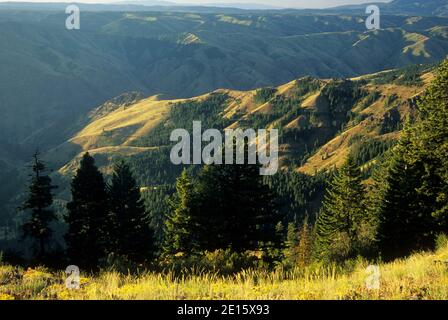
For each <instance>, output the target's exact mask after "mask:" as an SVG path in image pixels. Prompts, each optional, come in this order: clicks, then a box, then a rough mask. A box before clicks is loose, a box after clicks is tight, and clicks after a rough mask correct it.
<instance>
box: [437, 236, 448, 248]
mask: <svg viewBox="0 0 448 320" xmlns="http://www.w3.org/2000/svg"><path fill="white" fill-rule="evenodd" d="M446 247H448V235H446V234H444V233H441V234H439V235H437V237H436V249H437V250H440V249H444V248H446Z"/></svg>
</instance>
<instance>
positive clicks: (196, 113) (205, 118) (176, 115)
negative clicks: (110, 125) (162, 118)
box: [134, 93, 230, 147]
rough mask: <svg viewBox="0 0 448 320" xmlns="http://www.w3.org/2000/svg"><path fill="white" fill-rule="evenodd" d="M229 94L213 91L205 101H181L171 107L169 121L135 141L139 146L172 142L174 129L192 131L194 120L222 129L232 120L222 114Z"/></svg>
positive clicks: (206, 125)
mask: <svg viewBox="0 0 448 320" xmlns="http://www.w3.org/2000/svg"><path fill="white" fill-rule="evenodd" d="M228 98H229V97H228V96H227V95H226V94H221V93H212V94H210V95H209V96H208V97H207V98H206V99H204V100H203V101H187V102H179V103H176V104H174V105H173V106H172V107H171V110H170V114H169V121H168V122H166V123H165V122H162V123H161V124H159V125H158V126H156V127H155V128H154V129H153V130H151V132H150V134H149V135H148V136H145V137H142V138H139V139H137V140H136V142H134V144H136V145H137V146H144V147H158V146H166V145H167V144H170V142H169V141H170V135H171V132H172V131H173V130H174V129H179V128H182V129H186V130H187V131H188V132H192V126H193V121H201V124H202V127H203V128H207V129H209V128H214V129H218V130H222V129H224V128H226V126H227V125H229V124H230V120H228V119H226V118H224V117H223V116H222V112H223V111H224V109H225V108H226V106H227V102H228Z"/></svg>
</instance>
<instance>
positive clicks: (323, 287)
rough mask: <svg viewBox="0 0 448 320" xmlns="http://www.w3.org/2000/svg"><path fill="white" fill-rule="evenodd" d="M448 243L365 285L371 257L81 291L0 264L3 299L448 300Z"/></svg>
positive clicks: (61, 278) (58, 278)
mask: <svg viewBox="0 0 448 320" xmlns="http://www.w3.org/2000/svg"><path fill="white" fill-rule="evenodd" d="M447 258H448V247H446V248H444V249H442V250H439V251H438V252H436V253H419V254H415V255H413V256H411V257H410V258H408V259H403V260H397V261H395V262H392V263H388V264H382V265H380V273H381V275H380V287H379V289H378V290H370V289H368V288H367V286H366V279H367V277H368V275H369V274H368V273H367V272H366V267H367V266H368V263H367V262H362V261H360V262H358V263H357V265H356V267H355V269H354V271H353V272H351V273H340V272H338V271H337V269H336V268H335V267H316V266H315V267H313V268H306V269H300V270H299V269H297V270H295V271H293V272H283V271H280V270H279V271H275V272H265V271H253V270H248V271H243V272H240V273H238V274H237V275H235V276H234V277H221V276H217V275H214V274H203V275H201V276H194V275H191V276H184V277H181V278H177V279H176V278H175V277H174V276H173V274H165V275H162V274H157V273H151V272H147V273H145V274H143V275H140V276H131V275H122V274H119V273H116V272H103V273H101V274H100V275H99V276H96V277H83V278H81V288H80V289H79V290H69V289H66V287H65V284H64V283H65V275H64V274H63V273H62V272H60V273H57V274H55V273H53V274H50V273H49V272H48V271H47V270H45V269H42V268H38V269H29V270H27V271H24V270H22V269H18V268H13V267H11V266H0V299H63V300H66V299H89V300H91V299H93V300H98V299H101V300H102V299H125V300H127V299H131V300H135V299H137V300H158V299H164V300H178V299H193V300H210V299H224V300H227V299H236V300H244V299H254V300H257V299H267V300H274V299H278V300H289V299H292V300H302V299H323V300H341V299H344V300H347V299H362V300H371V299H394V300H397V299H398V300H408V299H428V300H429V299H443V300H445V299H448V266H447V264H446V263H440V262H438V261H441V260H446V259H447Z"/></svg>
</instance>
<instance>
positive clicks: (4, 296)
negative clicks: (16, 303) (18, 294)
mask: <svg viewBox="0 0 448 320" xmlns="http://www.w3.org/2000/svg"><path fill="white" fill-rule="evenodd" d="M0 300H14V297H13V296H11V295H9V294H6V293H0Z"/></svg>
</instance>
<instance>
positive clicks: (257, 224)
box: [193, 165, 281, 252]
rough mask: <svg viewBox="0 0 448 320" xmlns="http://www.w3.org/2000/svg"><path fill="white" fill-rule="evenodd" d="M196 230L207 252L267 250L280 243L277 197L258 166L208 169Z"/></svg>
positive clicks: (200, 183)
mask: <svg viewBox="0 0 448 320" xmlns="http://www.w3.org/2000/svg"><path fill="white" fill-rule="evenodd" d="M197 203H198V206H197V208H195V211H193V221H194V222H195V225H197V226H198V227H199V228H198V229H197V230H196V231H195V233H196V234H197V236H198V238H199V240H198V242H199V246H200V247H201V249H203V250H215V249H225V248H231V249H232V250H234V251H237V252H242V251H245V250H255V249H263V248H267V247H270V246H272V245H273V244H278V242H279V241H280V240H281V239H279V238H278V237H277V233H276V230H275V229H276V225H277V223H278V221H279V220H280V219H279V217H278V208H277V204H276V202H275V198H274V195H273V193H272V191H271V190H270V189H269V187H268V186H267V185H265V184H264V183H263V179H262V177H261V176H260V174H259V167H258V166H257V165H213V166H206V167H205V168H204V169H203V170H202V172H201V173H200V175H199V181H198V187H197Z"/></svg>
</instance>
